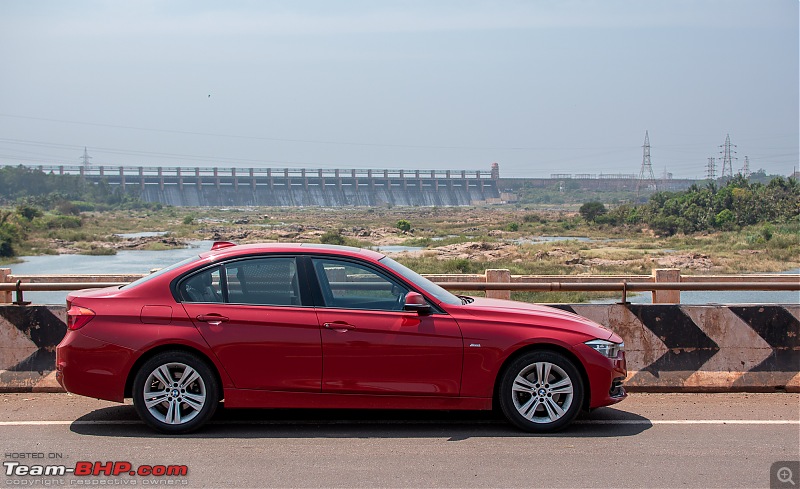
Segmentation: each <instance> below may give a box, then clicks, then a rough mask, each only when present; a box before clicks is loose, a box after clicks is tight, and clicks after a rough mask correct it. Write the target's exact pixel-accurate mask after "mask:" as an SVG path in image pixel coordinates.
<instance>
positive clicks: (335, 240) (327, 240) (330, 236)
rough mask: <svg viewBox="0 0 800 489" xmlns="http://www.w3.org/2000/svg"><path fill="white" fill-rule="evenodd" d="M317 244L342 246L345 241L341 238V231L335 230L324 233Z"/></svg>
mask: <svg viewBox="0 0 800 489" xmlns="http://www.w3.org/2000/svg"><path fill="white" fill-rule="evenodd" d="M319 242H320V243H322V244H330V245H339V246H344V245H345V243H346V240H345V237H344V236H342V232H341V231H339V230H338V229H336V230H334V229H331V230H330V231H326V232H325V234H323V235H322V236H320V237H319Z"/></svg>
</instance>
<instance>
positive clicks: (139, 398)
mask: <svg viewBox="0 0 800 489" xmlns="http://www.w3.org/2000/svg"><path fill="white" fill-rule="evenodd" d="M218 402H219V384H218V382H217V378H216V376H215V375H214V373H213V371H212V370H211V368H210V367H209V366H208V364H207V363H206V362H205V361H203V360H202V359H201V358H199V357H197V356H196V355H193V354H191V353H188V352H184V351H166V352H162V353H159V354H157V355H155V356H154V357H153V358H151V359H149V360H147V361H146V362H144V364H143V365H142V366H141V368H139V371H138V372H137V374H136V377H135V378H134V380H133V404H134V406H135V407H136V412H137V413H139V417H141V418H142V420H143V421H144V422H145V423H147V424H148V425H150V426H151V427H153V428H155V429H156V430H159V431H162V432H164V433H188V432H190V431H193V430H196V429H197V428H199V427H201V426H202V425H204V424H205V423H206V422H207V421H208V420H209V419H211V416H213V415H214V411H215V410H216V408H217V404H218Z"/></svg>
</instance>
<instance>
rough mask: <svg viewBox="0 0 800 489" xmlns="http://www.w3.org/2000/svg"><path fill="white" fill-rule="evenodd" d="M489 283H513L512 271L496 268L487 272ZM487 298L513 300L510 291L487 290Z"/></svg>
mask: <svg viewBox="0 0 800 489" xmlns="http://www.w3.org/2000/svg"><path fill="white" fill-rule="evenodd" d="M486 281H487V282H504V283H508V284H510V283H511V271H510V270H506V269H504V268H494V269H487V270H486ZM486 297H488V298H490V299H506V300H508V299H511V291H510V290H487V291H486Z"/></svg>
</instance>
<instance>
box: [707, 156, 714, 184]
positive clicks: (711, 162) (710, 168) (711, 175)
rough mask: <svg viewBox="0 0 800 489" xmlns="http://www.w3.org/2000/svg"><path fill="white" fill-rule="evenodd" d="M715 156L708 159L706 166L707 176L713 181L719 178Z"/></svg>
mask: <svg viewBox="0 0 800 489" xmlns="http://www.w3.org/2000/svg"><path fill="white" fill-rule="evenodd" d="M714 161H715V160H714V158H713V157H711V158H709V159H708V167H706V178H707V179H709V180H711V181H712V182H713V181H714V180H716V179H717V169H716V168H715V163H714Z"/></svg>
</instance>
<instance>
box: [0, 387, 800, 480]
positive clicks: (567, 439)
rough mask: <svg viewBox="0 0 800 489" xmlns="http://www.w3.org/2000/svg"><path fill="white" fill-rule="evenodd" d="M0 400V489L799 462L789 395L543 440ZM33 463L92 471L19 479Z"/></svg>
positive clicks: (654, 404) (296, 415)
mask: <svg viewBox="0 0 800 489" xmlns="http://www.w3.org/2000/svg"><path fill="white" fill-rule="evenodd" d="M0 406H2V407H1V408H0V440H2V442H1V443H2V445H3V450H4V459H3V462H4V465H3V471H4V474H3V477H4V483H5V487H48V486H49V487H58V486H65V487H66V486H70V487H80V486H86V485H91V486H93V487H101V485H102V486H112V487H122V486H125V485H134V486H137V487H141V486H151V485H154V484H156V485H157V486H160V487H726V488H727V487H765V488H766V487H770V473H771V465H772V464H773V463H774V462H776V461H797V460H798V459H800V395H798V394H783V393H776V394H632V395H631V396H630V397H629V398H628V399H626V400H625V401H624V402H622V403H620V404H617V405H616V406H614V407H610V408H603V409H599V410H596V411H594V412H592V413H591V414H589V415H588V416H586V417H584V418H583V419H579V420H578V421H577V422H576V424H575V425H574V426H572V427H570V428H569V429H567V430H566V431H563V432H561V433H557V434H553V435H546V436H542V435H539V436H536V435H529V434H526V433H522V432H520V431H517V430H516V429H514V428H512V427H511V426H510V425H507V424H506V423H505V422H504V421H503V419H502V418H501V417H499V416H498V415H497V414H494V413H475V412H471V413H459V412H393V411H392V412H386V411H326V412H320V411H309V410H303V411H284V410H280V411H276V410H246V411H235V410H227V411H226V410H221V411H220V412H218V413H217V415H216V417H215V419H214V421H213V422H212V424H211V425H209V426H208V427H206V428H205V429H203V430H202V431H200V432H198V433H194V434H190V435H184V436H165V435H160V434H156V433H154V432H152V431H150V430H149V429H148V428H147V427H146V426H144V425H143V424H142V423H140V422H139V421H138V418H137V417H136V413H135V412H134V410H133V407H132V406H131V405H129V404H125V405H122V404H114V403H109V402H105V401H98V400H95V399H87V398H82V397H78V396H72V395H69V394H0ZM78 462H89V464H88V465H87V464H83V465H80V466H79V465H78ZM94 462H100V463H102V464H106V463H107V462H119V463H122V462H127V463H130V465H131V469H130V471H128V470H127V469H128V467H127V466H126V465H116V466H115V465H113V464H112V465H108V466H103V467H99V468H98V465H93V463H94ZM36 465H40V466H42V467H51V466H58V465H62V466H64V467H66V468H73V469H74V468H76V467H81V470H83V471H84V472H85V471H86V470H95V469H97V470H99V471H100V474H99V475H98V476H76V475H71V474H66V475H64V476H59V475H52V474H56V472H51V475H50V476H43V475H39V476H34V475H29V474H26V475H19V474H20V473H21V472H26V471H27V472H28V473H30V472H31V471H32V470H33V469H32V468H31V467H34V466H36ZM141 466H145V469H147V470H151V471H152V470H155V471H158V470H164V469H159V468H157V467H159V466H185V467H186V474H185V475H174V476H170V477H168V476H161V477H157V476H147V475H138V474H137V472H136V471H137V470H139V468H140V467H141ZM147 466H150V467H147ZM86 467H89V469H87V468H86ZM104 467H107V468H104ZM112 468H116V469H118V470H123V469H124V473H123V474H121V475H118V476H116V477H115V476H113V475H111V476H109V475H106V474H105V473H104V472H103V471H104V470H106V471H110V470H111V469H112ZM49 470H51V471H53V470H56V469H53V468H50V469H49ZM773 470H775V469H773ZM9 471H11V472H9ZM14 471H16V472H14ZM129 472H133V474H134V475H131V474H130V473H129ZM9 473H10V474H11V475H9ZM144 473H145V474H146V472H144ZM176 473H178V474H180V472H176ZM786 474H787V472H783V473H782V475H783V478H784V479H786V477H785V476H786ZM792 475H793V478H792V482H794V483H796V484H800V480H798V477H800V474H798V473H796V472H794V471H793V474H792ZM773 482H774V478H773ZM777 487H792V486H791V485H790V484H789V482H785V483H784V485H782V486H781V485H780V483H779V486H777ZM795 487H800V486H795Z"/></svg>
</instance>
